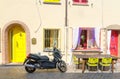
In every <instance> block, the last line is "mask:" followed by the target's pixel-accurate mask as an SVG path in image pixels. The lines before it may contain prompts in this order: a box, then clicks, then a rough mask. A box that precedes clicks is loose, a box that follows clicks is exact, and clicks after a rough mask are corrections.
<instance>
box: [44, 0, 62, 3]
mask: <svg viewBox="0 0 120 79" xmlns="http://www.w3.org/2000/svg"><path fill="white" fill-rule="evenodd" d="M60 1H61V0H44V3H60Z"/></svg>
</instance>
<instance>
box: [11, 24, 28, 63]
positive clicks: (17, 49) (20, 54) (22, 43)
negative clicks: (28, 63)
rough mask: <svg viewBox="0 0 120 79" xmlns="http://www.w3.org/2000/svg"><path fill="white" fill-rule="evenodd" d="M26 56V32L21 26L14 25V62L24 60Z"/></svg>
mask: <svg viewBox="0 0 120 79" xmlns="http://www.w3.org/2000/svg"><path fill="white" fill-rule="evenodd" d="M25 57H26V34H25V31H24V30H23V29H22V28H21V27H17V26H16V27H14V28H13V32H12V57H11V58H12V62H17V63H20V62H23V61H24V59H25Z"/></svg>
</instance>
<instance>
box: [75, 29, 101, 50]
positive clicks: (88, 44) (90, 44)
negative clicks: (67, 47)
mask: <svg viewBox="0 0 120 79" xmlns="http://www.w3.org/2000/svg"><path fill="white" fill-rule="evenodd" d="M99 37H100V29H99V28H75V29H73V49H75V50H80V49H98V48H99V41H100V40H99Z"/></svg>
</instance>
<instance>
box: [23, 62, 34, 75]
mask: <svg viewBox="0 0 120 79" xmlns="http://www.w3.org/2000/svg"><path fill="white" fill-rule="evenodd" d="M27 64H29V65H34V62H32V61H28V62H27ZM25 70H26V71H27V72H28V73H33V72H34V71H35V70H36V68H34V67H29V66H25Z"/></svg>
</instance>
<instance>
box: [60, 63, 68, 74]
mask: <svg viewBox="0 0 120 79" xmlns="http://www.w3.org/2000/svg"><path fill="white" fill-rule="evenodd" d="M58 69H59V70H60V72H62V73H64V72H66V71H67V66H66V63H65V62H64V61H60V62H59V63H58Z"/></svg>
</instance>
